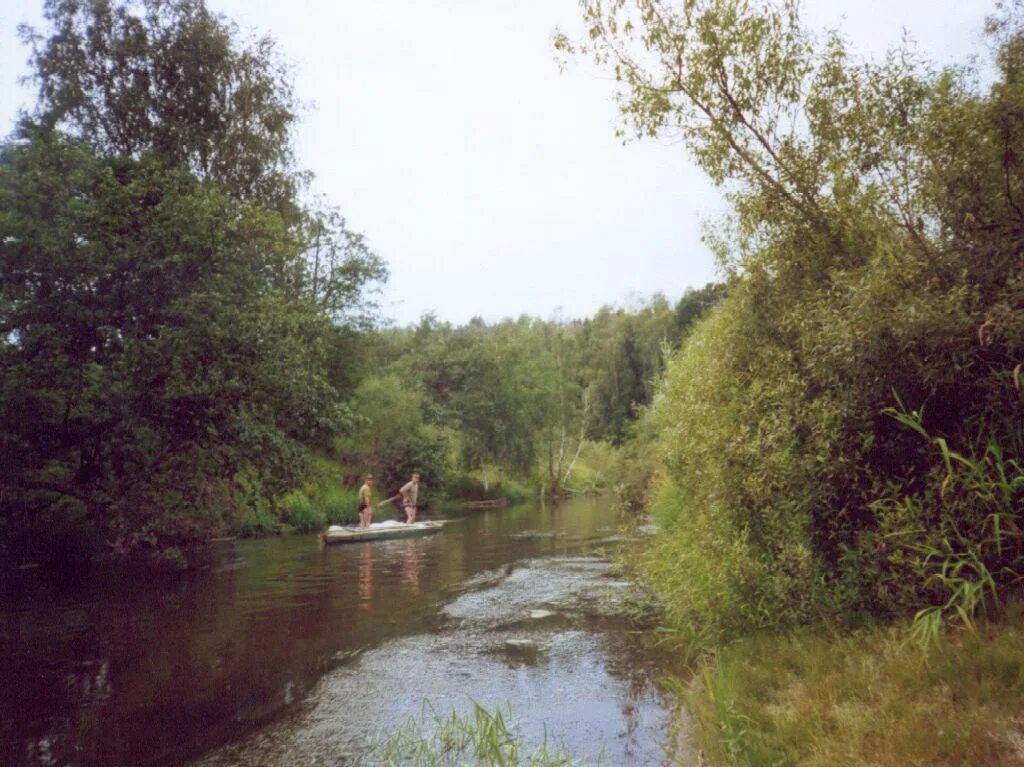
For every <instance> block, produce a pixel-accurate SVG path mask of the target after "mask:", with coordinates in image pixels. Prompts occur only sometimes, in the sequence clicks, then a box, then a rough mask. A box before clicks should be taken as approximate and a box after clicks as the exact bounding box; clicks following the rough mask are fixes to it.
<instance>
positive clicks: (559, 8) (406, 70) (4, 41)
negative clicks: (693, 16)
mask: <svg viewBox="0 0 1024 767" xmlns="http://www.w3.org/2000/svg"><path fill="white" fill-rule="evenodd" d="M207 4H208V6H209V7H210V8H212V9H213V10H215V11H219V12H221V13H224V14H225V15H227V16H228V17H230V18H232V19H234V21H235V22H237V23H238V24H239V26H240V27H241V28H242V29H245V30H252V31H255V32H257V33H261V34H262V33H270V34H271V35H272V36H273V37H274V38H275V39H276V40H277V41H278V43H279V45H280V49H281V52H282V53H283V54H284V55H285V56H286V57H287V58H288V59H289V60H290V61H292V62H293V63H294V65H295V68H296V87H297V92H298V96H299V98H300V99H301V100H302V101H303V102H304V103H305V104H307V105H308V106H307V109H306V112H305V114H304V115H303V118H302V122H301V124H300V126H299V127H298V130H297V135H296V146H297V155H298V160H299V164H300V166H301V167H304V168H308V169H309V170H311V171H313V173H314V174H315V176H316V178H315V180H314V182H313V189H312V191H314V192H316V193H319V194H323V195H325V196H326V197H327V198H328V199H329V200H330V201H331V202H332V203H334V204H335V205H337V206H338V207H339V208H340V210H341V211H342V213H343V215H344V216H345V217H346V219H347V221H348V225H349V228H351V229H353V230H355V231H359V232H362V233H363V234H365V235H366V236H367V238H368V241H369V244H370V246H371V247H372V248H373V250H374V251H375V252H376V253H377V254H378V255H379V256H381V257H382V258H383V259H384V260H385V261H386V262H387V263H388V266H389V269H390V271H391V278H390V280H389V282H388V284H387V286H386V287H385V288H384V290H383V292H382V294H381V296H380V298H381V304H382V308H383V311H384V314H385V315H386V316H387V317H388V318H390V319H391V320H392V321H394V322H396V323H398V324H402V325H404V324H409V323H413V322H415V321H416V320H417V319H418V318H419V317H421V316H422V315H424V314H426V313H434V314H435V315H436V316H437V317H438V318H440V319H443V320H448V321H451V322H455V323H463V322H466V321H468V320H469V319H470V318H472V317H474V316H479V317H482V318H484V319H486V320H488V321H496V320H498V319H501V318H503V317H516V316H519V315H521V314H530V315H535V316H539V317H544V318H549V317H553V316H561V317H563V318H571V317H584V316H588V315H591V314H593V313H594V312H595V311H596V310H597V309H598V308H599V307H601V306H602V305H606V304H612V305H618V306H631V305H635V304H636V303H637V302H638V301H640V300H642V299H643V298H644V297H646V296H650V295H651V294H654V293H658V292H660V293H663V294H664V295H665V296H667V297H668V298H669V299H671V300H676V299H678V298H679V297H680V296H681V295H682V293H683V292H684V291H685V290H686V288H688V287H694V288H698V287H701V286H703V285H704V284H705V283H707V282H708V281H711V280H713V279H714V278H715V276H716V273H715V267H714V261H713V258H712V255H711V252H710V251H709V249H708V248H707V247H706V246H705V245H704V244H703V243H702V241H701V230H702V224H703V223H704V222H713V221H714V220H715V218H716V217H718V216H720V215H721V213H722V212H723V211H724V209H725V207H724V203H723V202H722V199H721V197H720V195H719V194H718V192H717V190H715V189H714V188H713V187H712V185H711V184H710V183H709V182H708V181H707V180H706V179H705V178H704V177H703V175H702V173H701V172H700V171H699V170H698V169H697V168H696V167H695V166H694V164H693V163H692V162H690V161H689V159H688V158H687V156H686V153H685V150H684V149H683V147H682V146H680V145H679V144H674V143H670V142H667V141H659V140H646V141H643V142H632V143H628V144H626V145H623V143H622V141H621V139H618V138H616V136H615V126H616V124H617V114H616V110H615V105H614V102H613V93H614V83H613V81H612V80H611V78H610V77H609V76H608V74H607V73H605V72H602V71H599V70H597V69H595V68H594V67H593V66H592V65H590V64H589V63H587V62H583V61H577V62H571V63H570V66H569V68H568V69H567V70H566V71H564V72H561V71H560V69H559V67H558V66H557V64H556V60H555V53H554V50H553V47H552V43H551V38H552V33H553V30H554V29H555V28H556V27H559V28H561V29H563V30H565V31H566V32H569V33H570V34H571V33H573V32H575V31H578V29H579V10H578V6H577V3H576V0H291V1H290V2H280V0H207ZM41 7H42V0H0V135H3V134H6V133H7V132H8V131H9V130H10V128H11V127H12V126H13V122H14V119H15V116H16V114H17V110H18V109H19V108H22V107H25V106H27V105H29V104H30V103H31V101H32V98H33V96H32V93H31V91H30V89H29V88H27V87H25V86H23V85H19V83H18V79H19V77H20V76H22V75H24V74H26V72H27V67H26V64H25V61H26V59H27V55H28V54H27V51H26V49H25V48H24V47H23V46H21V45H20V43H19V41H18V38H17V33H16V26H17V24H18V23H19V22H28V23H30V24H33V25H38V24H39V23H40V22H41ZM992 9H993V3H992V2H987V1H983V0H930V1H926V0H887V1H884V2H883V1H882V0H805V3H804V13H803V18H804V21H805V23H806V24H807V26H809V27H810V28H812V29H823V28H826V27H829V28H839V29H841V30H842V31H843V32H844V34H845V35H846V36H847V38H848V39H849V40H850V41H851V43H852V45H853V47H854V48H855V50H856V51H857V52H858V53H860V54H862V55H864V56H879V55H882V54H884V52H885V51H886V50H887V49H888V48H890V47H892V46H895V45H896V44H898V43H899V41H900V39H901V38H902V36H903V35H904V32H907V33H909V35H910V36H911V38H912V39H913V40H914V41H915V45H916V46H917V48H918V50H919V51H920V52H921V53H922V54H923V55H924V56H925V57H927V58H929V59H931V60H933V61H935V62H937V63H939V64H944V63H951V62H954V61H958V60H961V59H963V58H964V57H966V56H967V55H969V54H970V53H972V52H982V51H983V42H982V25H983V22H984V17H985V15H986V14H987V13H989V12H991V11H992Z"/></svg>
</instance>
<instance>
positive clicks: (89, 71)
mask: <svg viewBox="0 0 1024 767" xmlns="http://www.w3.org/2000/svg"><path fill="white" fill-rule="evenodd" d="M44 15H45V25H44V28H42V29H32V28H28V27H23V28H22V29H21V35H22V38H23V40H24V42H25V43H26V45H27V46H28V48H29V50H30V64H31V67H32V81H33V82H34V84H35V86H36V89H37V100H36V103H35V105H34V106H33V107H32V108H31V109H30V110H29V111H27V112H26V113H25V114H24V115H23V117H22V118H21V120H20V122H19V124H18V126H17V128H16V131H15V133H14V134H13V137H12V139H11V140H10V141H8V143H6V144H5V145H3V146H2V147H0V231H2V237H0V418H2V423H3V427H2V430H0V452H2V455H3V460H2V461H0V544H2V545H3V547H4V549H5V550H7V551H9V552H12V553H17V552H20V551H24V550H28V549H32V548H33V547H37V546H44V545H48V544H49V543H52V542H53V541H62V542H64V543H65V544H67V543H68V542H73V544H74V545H75V546H80V547H81V548H82V549H83V550H84V551H92V550H104V551H114V552H122V553H123V552H132V551H137V550H153V551H162V550H168V549H174V548H175V547H181V546H185V545H188V544H190V543H192V542H196V541H203V540H207V539H209V538H211V537H213V536H217V535H223V534H230V533H233V532H236V531H239V530H242V531H259V530H266V529H268V528H270V527H272V526H273V525H274V524H276V523H277V522H279V521H281V520H282V519H284V520H286V521H293V522H295V523H296V524H299V523H300V522H301V523H303V524H305V525H306V526H316V525H318V524H320V523H322V522H325V521H327V517H328V516H334V517H337V518H339V519H340V518H343V517H344V515H345V514H346V513H348V512H349V511H350V510H349V509H348V508H347V505H346V504H348V505H351V506H352V508H353V509H354V502H352V503H351V504H349V500H350V499H349V497H348V496H346V495H345V494H344V492H341V491H340V490H338V489H337V488H340V487H342V486H349V487H350V486H351V485H352V484H354V483H357V481H358V478H359V477H360V476H361V475H363V474H365V473H366V472H367V471H375V472H377V473H378V474H380V476H381V479H382V480H383V481H384V484H385V486H388V487H392V486H395V485H396V484H397V483H398V482H399V481H400V480H401V478H403V477H405V476H407V475H408V473H409V472H411V471H412V470H415V469H419V470H420V471H422V472H423V473H424V475H425V477H426V485H427V486H428V487H431V488H433V489H434V490H435V491H436V490H445V489H448V490H449V491H451V492H467V491H470V492H475V491H476V490H475V488H474V487H473V485H474V483H476V482H477V481H479V483H480V484H481V485H487V486H490V485H491V484H493V483H497V484H500V483H501V482H502V480H503V479H504V478H505V477H506V476H514V477H517V478H519V479H527V480H529V481H530V482H531V483H533V484H537V483H544V484H546V485H547V487H548V490H549V491H551V492H553V493H555V494H557V493H559V492H560V491H561V487H560V486H561V484H562V483H563V482H564V481H565V479H566V478H567V477H568V476H569V474H570V472H571V466H572V465H573V461H574V460H575V459H576V458H577V457H578V456H579V452H580V448H581V441H582V440H583V439H588V440H595V441H596V440H609V441H610V442H612V443H615V444H620V443H622V442H623V440H625V439H626V438H627V436H628V432H629V428H630V424H631V423H632V422H633V421H634V420H635V418H636V417H637V414H638V409H639V408H641V407H642V406H643V405H645V404H646V403H648V402H649V401H650V399H651V395H652V390H653V382H654V380H655V378H656V377H657V376H658V375H659V374H660V372H661V369H662V365H663V360H664V354H665V351H666V350H669V349H672V348H675V347H677V346H678V343H679V339H680V337H681V334H682V333H683V332H684V331H685V330H686V329H687V328H689V326H690V325H691V324H692V323H693V322H694V320H695V319H696V318H697V317H698V316H699V315H700V314H701V312H702V311H703V310H704V309H705V308H706V307H707V306H708V305H710V304H711V303H713V302H714V301H715V300H717V299H718V298H719V297H720V294H721V288H720V287H719V286H708V287H707V288H704V289H702V290H700V291H691V292H689V293H687V294H686V296H684V298H683V299H682V300H681V301H680V303H679V304H678V305H676V306H672V305H670V304H669V303H668V301H667V300H665V299H663V298H660V297H658V298H653V299H651V300H650V301H649V303H647V304H645V305H644V306H642V307H640V308H638V309H636V310H634V311H625V310H621V309H613V308H606V309H602V310H601V311H600V312H599V313H598V314H597V316H595V317H594V318H592V319H589V320H585V321H580V322H565V323H561V322H545V321H541V320H535V319H530V318H522V319H520V320H516V321H506V322H501V323H497V324H492V325H488V324H485V323H483V322H479V321H473V322H471V323H469V324H468V325H466V326H464V327H453V326H451V325H448V324H446V323H442V322H438V321H436V320H435V319H433V318H430V317H427V318H424V319H423V321H422V322H420V324H419V325H418V326H416V327H414V328H406V329H396V328H389V327H387V325H386V323H385V322H384V320H383V318H382V317H381V315H380V312H379V309H378V307H377V306H376V304H375V301H374V297H375V295H376V292H377V290H378V289H379V287H380V286H381V284H382V283H383V282H384V281H385V280H386V279H387V276H388V272H387V268H386V266H385V264H384V263H383V261H382V260H381V259H380V258H378V257H377V256H376V255H375V254H374V253H373V252H371V251H370V250H369V248H368V247H367V246H366V243H365V241H364V239H363V237H362V236H361V235H360V234H358V233H356V232H353V231H351V230H350V229H349V228H348V227H347V225H346V222H345V219H344V217H343V216H342V215H341V213H340V212H339V211H338V210H336V209H335V208H333V207H332V206H331V205H330V204H329V202H327V201H325V200H322V199H319V198H315V197H312V196H311V195H310V193H309V191H308V189H309V180H310V176H311V174H310V173H309V172H307V171H305V170H303V169H301V168H298V167H296V165H295V158H294V151H293V145H294V143H293V142H294V129H295V126H296V124H297V121H298V119H299V114H298V112H299V105H298V103H297V100H296V98H295V94H294V87H293V80H292V72H291V69H290V68H289V66H288V65H287V64H286V63H285V59H284V58H283V56H282V55H281V53H280V52H279V51H278V50H277V47H276V45H275V44H274V41H273V40H272V39H271V38H269V37H250V36H246V35H243V34H242V33H241V32H240V31H239V30H238V28H237V27H236V26H235V25H234V24H233V23H232V22H231V21H230V20H228V19H227V18H225V17H224V16H221V15H219V14H216V13H213V12H211V11H210V10H209V9H207V8H206V6H205V4H204V3H203V2H202V1H201V0H126V1H125V2H112V1H108V0H97V1H96V2H88V3H80V2H74V1H72V0H47V2H46V3H45V14H44ZM467 472H473V475H472V476H468V475H467ZM489 472H490V475H491V476H490V477H489V476H488V473H489ZM335 486H336V487H335ZM327 508H329V510H330V514H328V513H327V512H326V511H324V509H327Z"/></svg>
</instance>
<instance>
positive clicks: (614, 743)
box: [198, 557, 668, 767]
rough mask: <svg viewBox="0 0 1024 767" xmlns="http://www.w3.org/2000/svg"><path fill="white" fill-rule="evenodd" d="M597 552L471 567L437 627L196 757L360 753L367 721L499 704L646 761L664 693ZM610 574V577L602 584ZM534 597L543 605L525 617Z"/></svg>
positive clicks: (573, 742) (592, 750)
mask: <svg viewBox="0 0 1024 767" xmlns="http://www.w3.org/2000/svg"><path fill="white" fill-rule="evenodd" d="M610 569H611V567H610V565H609V564H608V562H607V561H605V560H602V559H600V558H597V557H565V558H549V559H536V560H529V561H526V562H522V563H519V564H518V565H516V566H515V567H514V568H505V569H501V570H495V571H490V572H487V573H483V574H481V575H479V576H477V577H475V578H473V579H471V580H469V581H467V582H466V583H465V584H463V587H462V589H460V591H461V593H459V594H458V595H457V596H456V597H455V598H454V599H453V600H452V601H451V602H449V603H448V604H446V605H444V606H443V607H442V608H441V611H442V613H443V614H444V615H445V616H446V617H447V618H449V620H448V621H446V622H445V624H444V626H443V628H442V629H441V630H439V631H435V632H433V633H426V634H419V635H416V636H411V637H405V638H402V639H397V640H393V641H390V642H387V643H385V644H383V645H381V646H379V647H377V648H374V649H370V650H367V651H366V652H364V653H362V654H361V655H359V656H358V657H356V658H353V659H350V660H349V662H346V663H344V664H343V665H341V666H339V667H337V668H335V669H334V670H333V671H331V672H330V673H328V674H327V675H326V676H325V677H324V678H323V679H322V680H321V682H320V684H319V685H318V686H317V688H316V689H315V690H314V691H313V693H312V694H311V695H310V696H309V698H308V699H307V700H306V702H305V704H304V705H302V706H300V707H298V711H297V712H295V713H293V714H292V715H291V716H288V717H286V718H285V719H283V720H281V721H279V722H277V723H275V724H274V725H271V726H270V727H268V728H267V729H265V730H263V731H261V732H259V733H257V734H256V735H254V736H251V737H250V738H248V739H246V740H244V741H242V742H241V743H238V744H235V745H233V746H229V747H227V748H224V749H220V750H219V751H216V752H214V753H212V754H210V755H208V756H207V757H206V758H204V759H203V760H202V761H201V762H199V763H198V764H201V765H205V766H207V767H213V766H214V765H229V764H230V765H238V764H245V765H252V767H258V766H264V765H265V766H266V767H271V766H274V767H277V766H278V765H280V766H282V767H283V766H284V765H293V764H308V765H342V764H365V763H367V758H368V754H369V752H370V751H371V749H372V745H373V743H374V741H375V740H376V739H377V738H378V737H379V734H380V733H381V732H382V731H383V732H384V733H386V732H388V731H390V730H392V729H393V728H395V727H397V726H399V725H400V724H401V723H402V722H404V721H405V720H407V719H408V718H410V717H413V716H418V715H420V714H421V713H422V711H423V706H424V702H425V701H429V702H430V705H431V706H433V707H434V708H435V710H437V711H439V712H441V713H445V712H448V711H450V710H451V709H453V708H454V709H457V710H459V711H462V712H467V711H468V710H469V709H470V708H471V706H472V702H473V701H476V702H478V703H480V704H482V705H484V706H486V707H488V708H491V709H494V708H497V707H504V706H506V705H510V706H511V710H512V715H513V718H514V719H515V721H516V723H517V726H518V727H519V730H520V732H521V733H522V734H523V736H524V737H525V738H526V739H527V741H528V742H530V743H533V744H537V743H539V742H540V741H541V740H542V739H543V738H544V737H545V734H547V735H548V736H549V737H551V738H553V739H554V740H555V742H556V743H559V744H563V745H565V746H566V747H567V748H569V749H570V750H571V751H572V753H574V754H575V755H576V756H578V757H582V758H588V757H589V758H594V757H596V756H597V751H598V750H599V749H601V748H602V747H603V749H604V759H605V764H610V765H616V764H623V765H625V764H629V765H657V764H662V763H663V762H664V755H663V751H662V748H661V746H660V742H661V740H662V738H663V737H664V733H665V732H666V731H667V718H668V713H667V703H666V701H665V700H663V698H662V696H661V695H660V694H659V693H658V692H657V690H656V689H655V687H654V685H653V684H652V683H651V679H650V677H651V676H652V673H650V672H647V671H645V670H644V669H643V668H642V664H641V663H640V662H639V661H638V659H637V658H635V657H632V658H630V657H629V656H630V653H631V652H632V651H633V649H635V648H631V646H630V645H629V642H628V639H627V638H626V636H625V635H624V633H623V632H622V631H621V626H618V627H615V628H610V627H607V626H605V627H603V628H602V626H601V625H596V624H595V623H594V622H593V621H588V620H587V618H588V616H590V615H592V614H593V612H594V610H595V606H596V605H600V606H601V608H600V609H602V610H604V611H605V612H606V613H607V612H614V610H615V601H614V600H609V599H608V598H607V594H608V592H609V591H617V592H621V591H622V589H617V588H614V585H615V584H616V583H617V582H616V581H613V580H610V579H609V575H610ZM610 585H611V586H613V588H612V589H609V586H610ZM533 611H545V613H546V614H544V615H542V616H540V618H531V614H532V613H533Z"/></svg>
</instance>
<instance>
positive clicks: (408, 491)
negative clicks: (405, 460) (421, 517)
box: [398, 474, 420, 525]
mask: <svg viewBox="0 0 1024 767" xmlns="http://www.w3.org/2000/svg"><path fill="white" fill-rule="evenodd" d="M419 487H420V475H419V474H413V475H412V479H410V480H409V481H408V482H406V483H405V484H404V485H402V489H401V490H399V491H398V492H399V493H401V494H402V505H403V506H405V524H407V525H411V524H413V523H414V522H415V521H416V496H417V495H418V493H419Z"/></svg>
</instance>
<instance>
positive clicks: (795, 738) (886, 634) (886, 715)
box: [686, 605, 1024, 767]
mask: <svg viewBox="0 0 1024 767" xmlns="http://www.w3.org/2000/svg"><path fill="white" fill-rule="evenodd" d="M686 695H687V698H688V703H689V704H690V707H691V709H692V711H693V712H694V714H695V717H696V719H697V721H698V722H699V726H700V728H701V730H702V736H703V741H704V744H705V747H706V749H707V751H708V757H709V762H710V764H713V765H723V766H724V765H730V767H768V766H769V765H771V766H772V767H791V766H792V767H796V766H797V765H799V767H836V766H837V765H850V766H851V767H852V766H853V765H872V767H908V765H921V766H922V767H923V766H924V765H927V766H928V767H968V766H969V767H997V766H998V767H1009V766H1010V765H1015V764H1019V765H1024V608H1021V607H1020V606H1019V605H1018V606H1015V607H1014V608H1013V609H1012V610H1011V611H1010V615H1009V617H1008V618H1007V620H1006V621H1005V622H1004V623H1002V624H1000V625H998V626H997V625H995V624H987V625H979V627H978V631H977V633H976V634H975V633H970V632H966V631H965V632H962V633H960V634H958V635H955V636H951V637H948V638H946V639H944V640H943V641H942V642H941V643H940V644H938V645H937V646H935V647H933V648H931V649H930V650H928V651H922V649H921V648H920V647H919V646H917V645H915V644H914V643H912V642H908V641H907V629H906V626H898V627H897V626H894V627H887V628H870V629H862V630H860V631H857V632H854V633H853V634H851V635H848V636H842V637H840V636H830V635H827V634H823V633H811V632H807V631H805V632H804V633H796V634H792V635H788V636H759V637H753V638H748V639H744V640H741V641H738V642H735V643H733V644H730V645H728V646H726V647H725V648H723V649H721V650H720V651H719V652H718V653H717V654H716V656H715V659H714V661H713V662H712V663H709V664H708V665H707V666H706V667H705V669H704V671H703V673H702V675H701V676H699V677H698V681H697V682H696V683H695V684H694V685H692V686H691V688H690V690H689V691H688V693H687V694H686Z"/></svg>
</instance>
